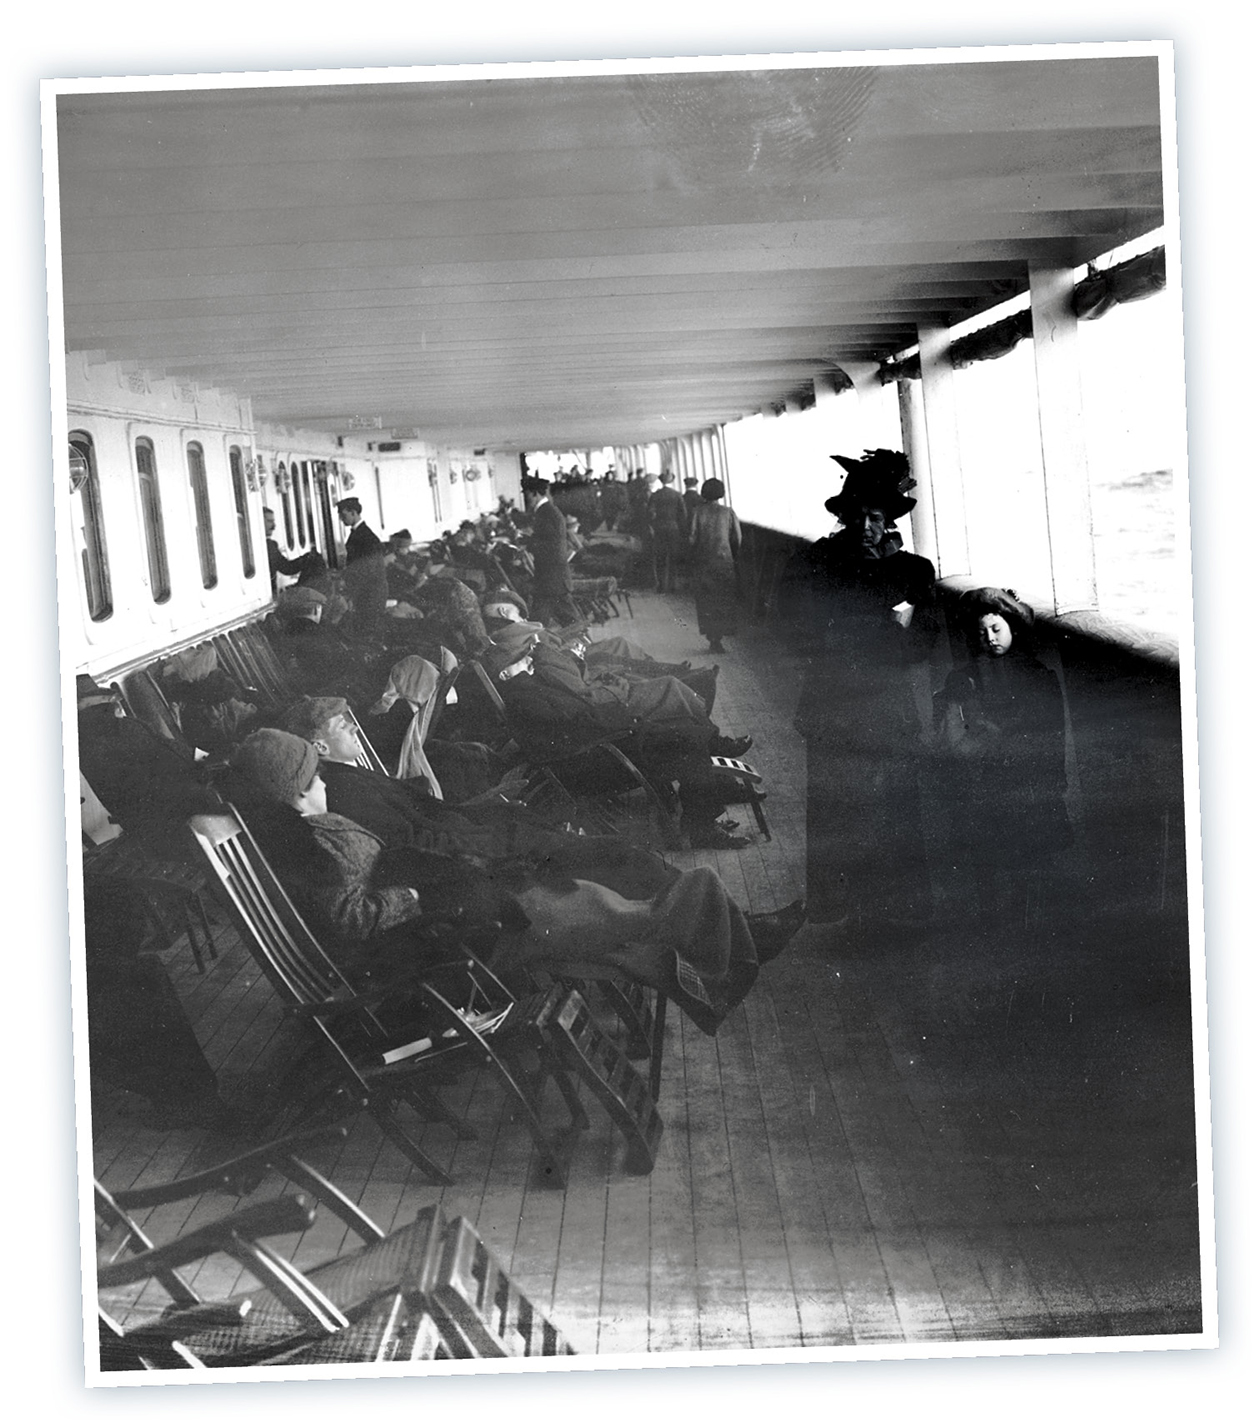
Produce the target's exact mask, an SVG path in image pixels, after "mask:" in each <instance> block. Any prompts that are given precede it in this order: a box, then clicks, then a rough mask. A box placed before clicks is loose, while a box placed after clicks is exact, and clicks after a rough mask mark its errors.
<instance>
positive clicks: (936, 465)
mask: <svg viewBox="0 0 1259 1428" xmlns="http://www.w3.org/2000/svg"><path fill="white" fill-rule="evenodd" d="M949 341H950V337H949V329H948V328H947V327H935V326H928V325H926V324H925V323H920V324H919V326H918V353H919V358H920V361H921V363H922V407H923V433H924V435H925V437H926V441H925V444H924V449H925V454H926V458H927V459H926V461H925V463H924V462H921V460H920V461H919V464H918V466H917V467H916V469H915V470H914V476H915V478H916V480H917V481H918V486H919V489H918V490H916V491H915V492H914V495H915V496H917V497H918V498H919V500H920V501H921V499H922V489H921V488H922V486H923V485H924V484H926V482H929V483H930V486H931V498H932V499H931V504H932V512H933V514H932V520H933V524H934V527H935V541H934V545H935V551H936V554H935V566H936V574H937V575H938V576H939V577H940V578H941V579H944V578H945V577H947V576H952V575H969V574H970V544H969V541H968V538H967V533H966V485H965V482H964V481H963V479H962V453H961V448H960V445H959V443H958V437H957V406H956V403H955V400H954V395H953V368H952V365H951V364H950V362H949V359H948V357H947V356H946V355H945V349H946V348H947V347H948V345H949ZM914 456H915V457H920V456H921V453H920V452H918V451H917V450H916V451H915V452H914ZM924 475H925V477H926V482H924V479H923V478H924ZM916 539H917V527H915V543H916Z"/></svg>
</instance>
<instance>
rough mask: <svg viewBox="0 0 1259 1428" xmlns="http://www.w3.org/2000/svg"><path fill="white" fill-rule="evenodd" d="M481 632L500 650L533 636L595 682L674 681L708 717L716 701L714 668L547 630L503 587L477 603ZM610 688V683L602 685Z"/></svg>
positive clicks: (627, 643)
mask: <svg viewBox="0 0 1259 1428" xmlns="http://www.w3.org/2000/svg"><path fill="white" fill-rule="evenodd" d="M481 612H482V614H483V615H484V617H485V628H486V631H487V633H488V634H489V637H490V640H491V641H492V642H493V643H494V644H496V645H499V646H500V647H501V648H504V649H510V648H517V647H518V642H519V641H520V640H521V639H522V638H523V636H524V635H525V634H526V633H530V634H534V635H536V636H537V641H536V643H537V644H539V645H543V646H546V647H547V648H550V649H559V650H566V651H568V652H569V653H570V654H571V655H572V656H573V657H574V658H575V659H576V660H578V661H580V662H581V663H582V664H584V665H585V666H586V670H587V671H588V672H589V674H590V675H591V676H592V677H593V678H594V679H596V680H602V677H603V676H617V675H619V676H622V677H624V678H627V679H630V678H632V679H661V678H667V677H672V678H674V679H679V680H681V681H682V683H683V684H685V685H686V686H687V687H688V688H689V689H693V690H694V691H695V692H696V694H698V695H699V696H700V698H701V699H702V700H703V701H704V707H705V711H706V712H707V713H708V714H711V713H712V711H713V703H714V701H715V700H716V697H717V673H718V670H717V666H716V665H714V666H713V667H712V668H711V669H692V668H691V666H690V665H689V664H662V663H661V662H660V661H659V660H655V659H653V658H652V657H651V656H650V655H649V654H648V653H647V651H646V650H645V649H643V647H642V646H641V645H637V644H635V643H634V642H633V641H632V640H627V639H625V638H624V637H623V636H620V635H614V636H612V637H611V638H609V639H603V640H592V639H591V638H590V636H589V634H588V633H587V632H586V631H585V629H584V628H583V629H580V630H577V631H573V632H565V631H553V630H548V629H547V628H546V626H545V625H540V624H538V623H536V622H534V621H531V620H530V619H529V607H528V606H527V605H526V604H525V602H524V600H523V599H522V598H521V596H519V595H518V594H517V593H516V592H515V591H514V590H511V589H509V588H507V587H506V586H502V587H500V588H499V589H497V590H491V591H490V593H489V594H488V595H486V597H485V599H484V600H483V601H482V602H481ZM602 682H607V683H611V684H615V681H614V680H602Z"/></svg>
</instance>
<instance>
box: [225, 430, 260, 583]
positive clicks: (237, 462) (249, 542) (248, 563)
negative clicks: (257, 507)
mask: <svg viewBox="0 0 1259 1428" xmlns="http://www.w3.org/2000/svg"><path fill="white" fill-rule="evenodd" d="M227 464H228V465H229V466H230V467H231V468H232V495H233V496H234V497H235V500H236V529H237V531H238V532H239V534H240V564H241V569H242V570H243V571H244V572H245V579H246V580H248V579H250V578H251V576H252V575H253V573H254V571H255V570H256V569H257V568H258V567H257V566H256V565H255V564H254V538H253V535H252V533H251V532H250V529H249V498H248V494H247V488H246V486H245V463H244V462H243V461H242V460H241V454H240V447H239V446H233V447H232V448H231V449H230V450H229V451H228V453H227Z"/></svg>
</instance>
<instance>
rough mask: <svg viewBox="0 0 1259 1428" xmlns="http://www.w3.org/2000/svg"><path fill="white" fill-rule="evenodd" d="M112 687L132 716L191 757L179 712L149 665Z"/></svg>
mask: <svg viewBox="0 0 1259 1428" xmlns="http://www.w3.org/2000/svg"><path fill="white" fill-rule="evenodd" d="M110 688H111V689H113V690H114V692H115V693H116V694H117V695H118V696H119V697H120V698H121V699H122V702H123V707H124V708H125V709H126V711H127V713H128V714H129V715H130V716H131V718H133V719H138V720H139V721H140V723H141V724H143V725H144V726H145V727H146V728H148V729H150V730H151V731H152V732H153V733H154V734H156V735H157V736H158V737H159V738H161V739H166V740H167V741H168V742H170V743H172V744H175V745H176V746H177V747H179V748H181V749H184V750H186V751H187V753H188V756H189V757H190V758H191V757H192V749H191V748H190V747H189V745H188V741H187V739H185V738H184V731H183V728H182V727H181V725H180V722H179V715H178V714H177V713H176V711H175V708H174V706H173V705H172V704H171V702H170V700H169V699H167V697H166V693H165V691H164V690H163V689H162V687H161V685H159V684H158V682H157V680H156V679H155V678H154V676H153V672H152V670H151V669H150V668H147V667H146V668H144V669H134V670H132V671H131V672H130V674H125V675H123V677H122V678H121V679H120V680H118V681H117V682H116V683H114V684H112V685H111V686H110Z"/></svg>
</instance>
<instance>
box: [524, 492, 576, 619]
mask: <svg viewBox="0 0 1259 1428" xmlns="http://www.w3.org/2000/svg"><path fill="white" fill-rule="evenodd" d="M520 489H521V492H522V493H523V495H524V498H525V503H526V505H527V506H528V508H529V514H530V518H531V519H532V522H533V534H532V535H531V536H530V537H529V553H530V554H531V555H532V556H533V613H534V618H535V619H536V620H537V621H538V622H539V623H540V624H543V625H546V624H549V623H554V624H556V625H559V626H565V625H574V624H576V623H577V621H578V619H579V616H578V614H577V609H576V607H575V606H574V604H573V598H572V593H571V592H572V589H573V573H572V571H571V570H570V569H569V564H568V562H569V557H570V555H571V554H572V551H571V549H570V547H569V544H568V524H567V522H566V521H565V519H564V513H563V511H561V510H560V508H559V507H558V506H557V505H556V504H555V502H554V501H553V500H552V499H551V483H550V482H549V481H547V480H545V479H544V478H543V477H541V476H527V477H525V479H524V480H523V481H521V483H520Z"/></svg>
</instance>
